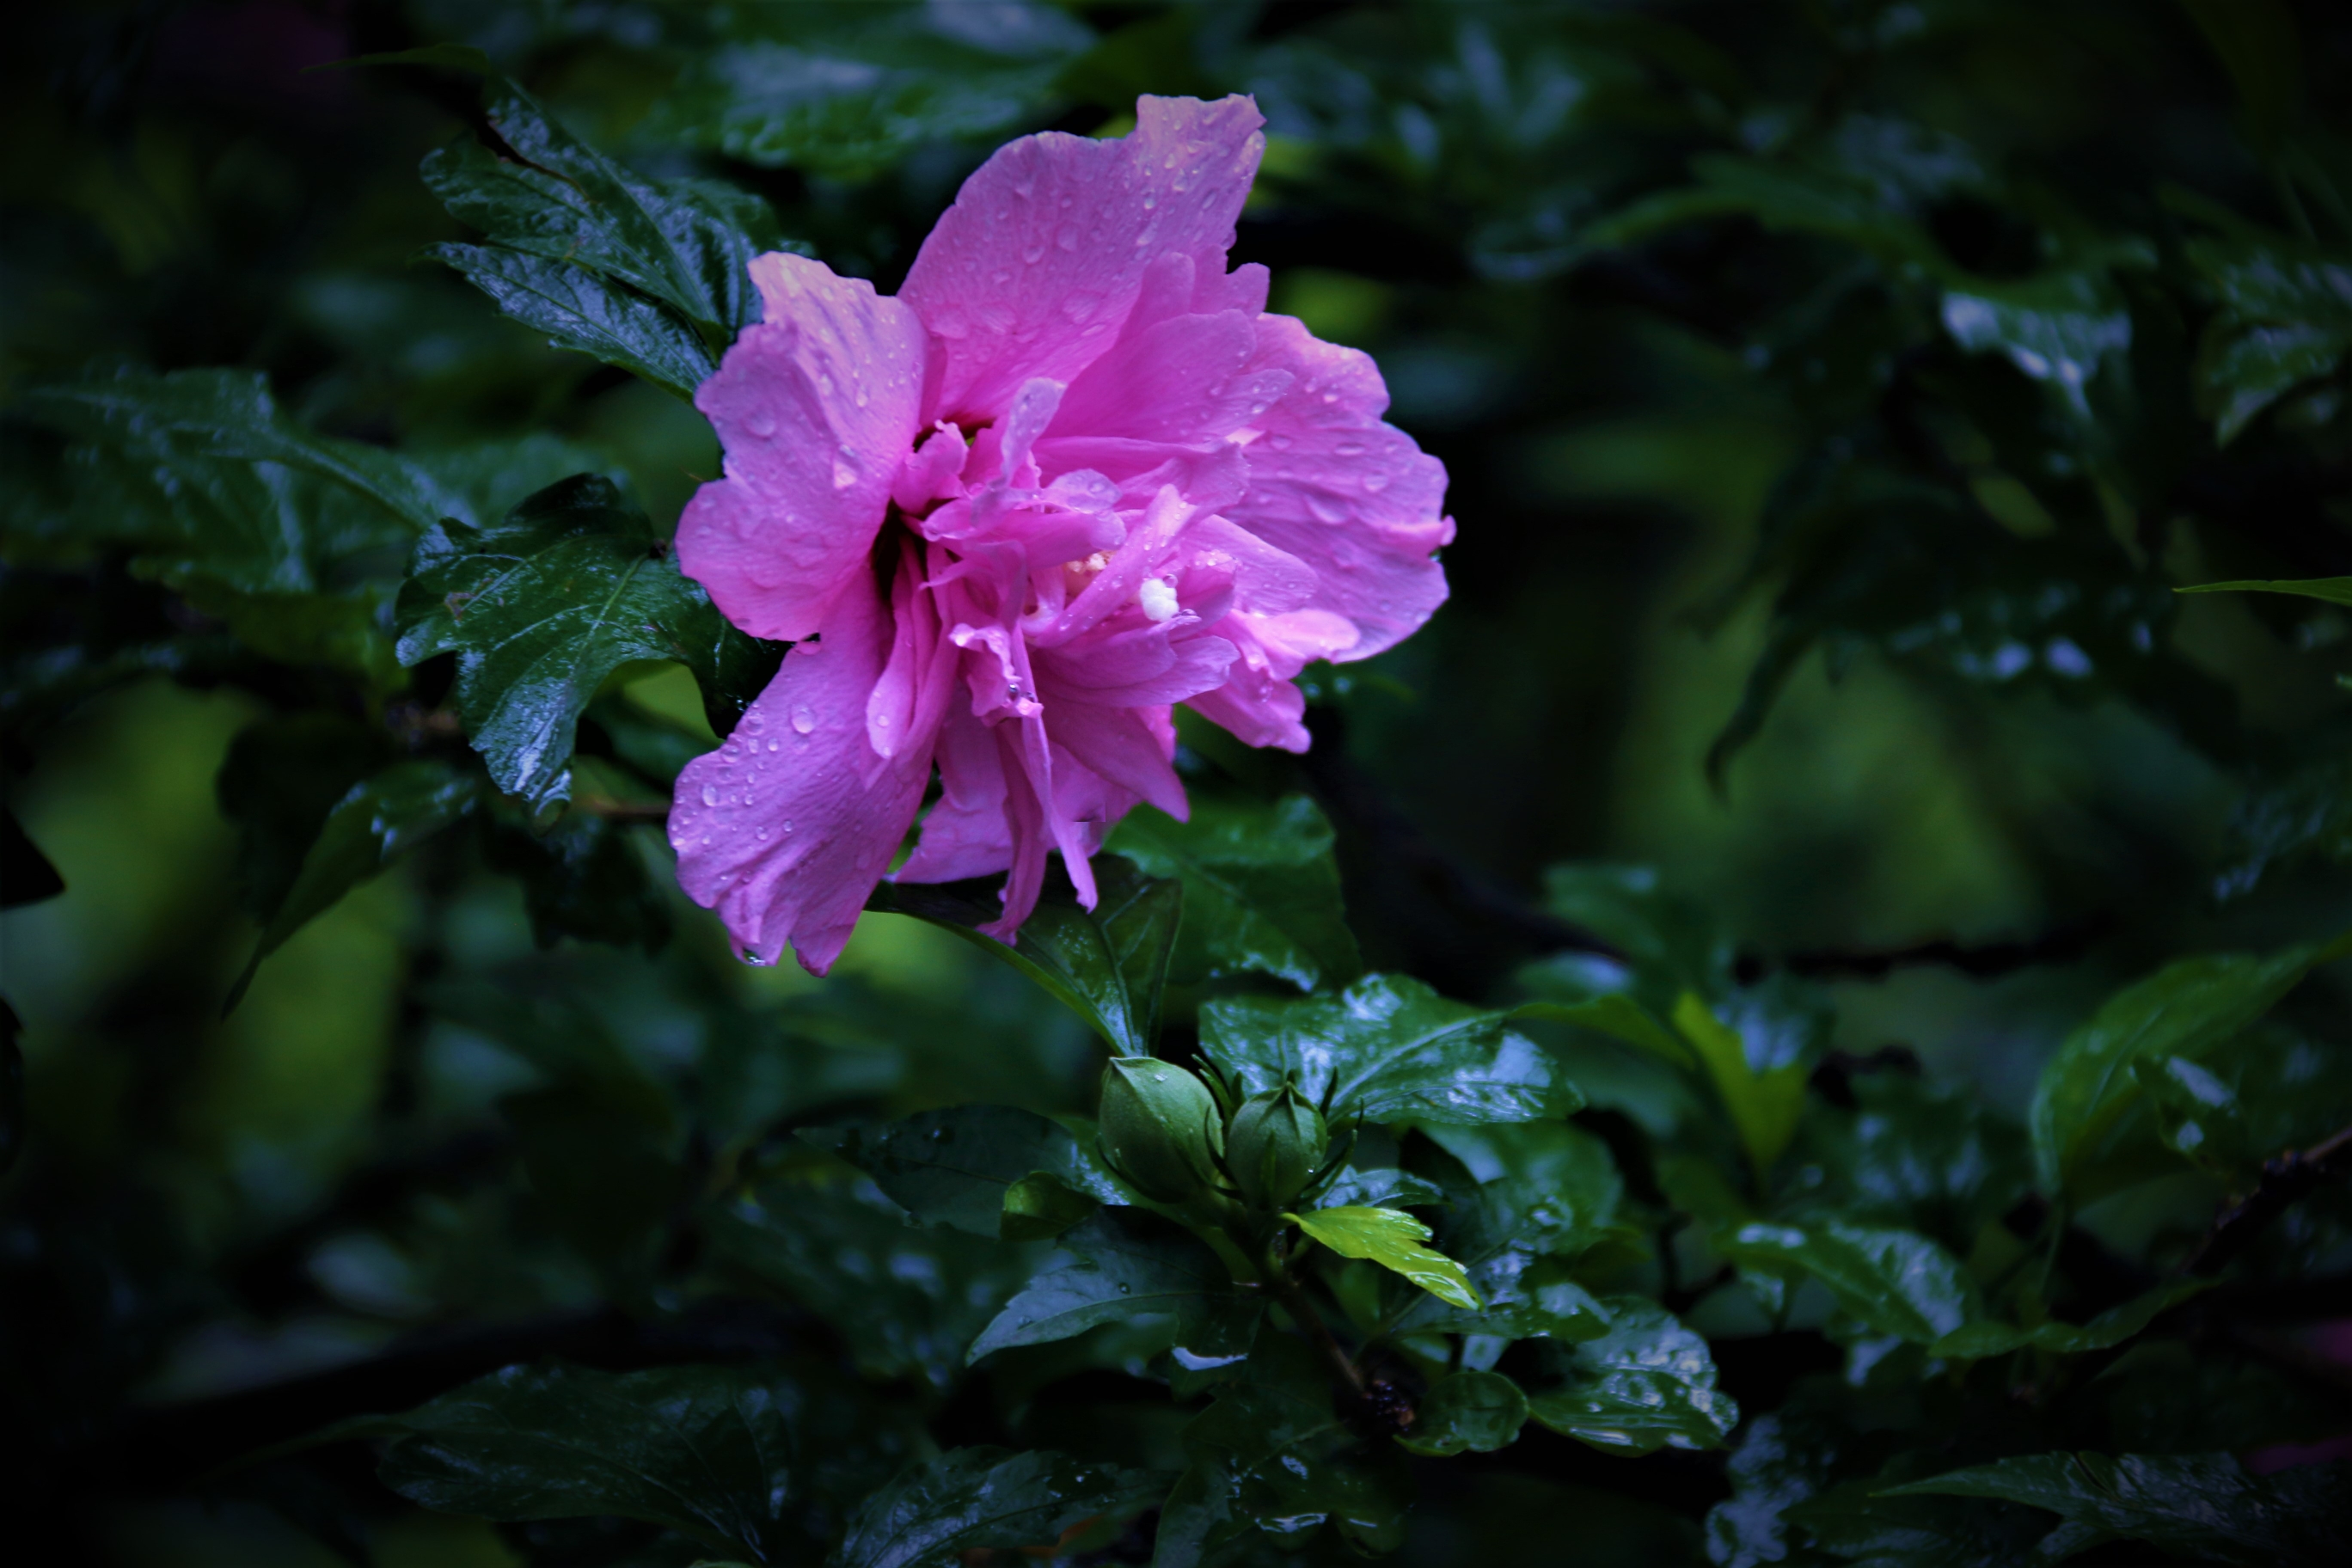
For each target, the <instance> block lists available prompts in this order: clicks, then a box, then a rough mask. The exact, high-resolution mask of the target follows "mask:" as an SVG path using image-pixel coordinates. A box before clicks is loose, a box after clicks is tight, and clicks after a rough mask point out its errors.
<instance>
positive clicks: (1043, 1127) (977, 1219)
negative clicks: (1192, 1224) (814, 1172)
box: [796, 1105, 1127, 1239]
mask: <svg viewBox="0 0 2352 1568" xmlns="http://www.w3.org/2000/svg"><path fill="white" fill-rule="evenodd" d="M796 1136H797V1137H798V1138H799V1139H800V1140H801V1141H802V1142H804V1143H808V1144H812V1145H814V1147H816V1148H820V1149H825V1150H829V1151H831V1152H834V1153H835V1154H838V1155H840V1156H841V1157H842V1158H843V1159H845V1160H846V1161H848V1162H849V1163H851V1164H853V1165H855V1166H856V1167H857V1168H858V1169H859V1170H861V1171H864V1172H865V1173H866V1174H867V1175H869V1176H871V1177H873V1178H874V1180H875V1182H876V1183H877V1184H878V1185H879V1186H880V1187H881V1189H882V1190H883V1191H884V1192H886V1193H887V1194H890V1196H891V1198H892V1199H893V1200H894V1201H895V1202H897V1203H898V1205H899V1206H900V1207H901V1208H903V1209H905V1210H906V1211H907V1212H908V1213H909V1214H911V1215H914V1216H915V1217H916V1218H918V1219H919V1220H921V1221H923V1222H924V1223H925V1224H927V1225H944V1226H953V1227H954V1228H956V1229H958V1230H962V1231H969V1232H971V1234H972V1235H974V1236H987V1237H995V1236H1000V1235H1003V1234H1004V1232H1003V1224H1004V1221H1005V1218H1006V1217H1007V1216H1008V1215H1011V1214H1013V1212H1015V1207H1016V1205H1015V1202H1014V1197H1013V1193H1014V1189H1016V1188H1018V1187H1020V1186H1021V1184H1023V1183H1024V1181H1025V1180H1026V1179H1027V1178H1028V1177H1029V1176H1031V1175H1033V1174H1038V1173H1042V1174H1044V1175H1046V1176H1049V1177H1051V1178H1053V1179H1054V1180H1055V1182H1056V1183H1058V1184H1061V1186H1062V1187H1063V1189H1064V1190H1065V1191H1066V1192H1068V1193H1070V1194H1073V1195H1075V1196H1078V1197H1081V1198H1083V1199H1084V1200H1086V1201H1087V1203H1089V1204H1097V1203H1112V1204H1117V1203H1124V1202H1126V1201H1127V1200H1126V1198H1125V1196H1124V1195H1123V1194H1121V1192H1120V1190H1119V1187H1118V1183H1116V1182H1115V1181H1113V1180H1112V1179H1111V1176H1110V1174H1109V1173H1108V1172H1107V1171H1105V1170H1104V1169H1103V1167H1102V1165H1101V1163H1099V1162H1098V1161H1097V1160H1096V1158H1095V1157H1094V1155H1093V1154H1092V1153H1091V1152H1089V1151H1088V1150H1087V1148H1086V1147H1085V1146H1084V1145H1082V1144H1081V1143H1079V1142H1078V1141H1077V1140H1076V1138H1074V1137H1072V1136H1071V1135H1070V1133H1069V1131H1068V1130H1067V1129H1066V1128H1064V1127H1062V1126H1061V1125H1060V1124H1059V1123H1057V1122H1054V1121H1047V1120H1046V1119H1045V1117H1042V1116H1040V1115H1038V1114H1037V1113H1036V1112H1034V1111H1030V1110H1017V1109H1015V1108H1014V1107H1013V1106H1009V1105H959V1106H953V1107H950V1108H948V1109H945V1110H925V1111H919V1112H917V1113H916V1114H915V1115H913V1116H909V1117H908V1118H907V1119H906V1120H904V1121H892V1122H887V1123H885V1124H883V1125H881V1126H879V1127H810V1128H803V1129H801V1130H800V1131H799V1132H798V1133H797V1134H796ZM1022 1212H1023V1213H1024V1214H1027V1213H1028V1212H1029V1211H1028V1209H1027V1208H1026V1207H1025V1206H1024V1207H1023V1208H1022ZM1079 1217H1081V1218H1082V1217H1084V1216H1083V1215H1081V1216H1079ZM1073 1223H1075V1221H1074V1222H1073ZM1064 1228H1067V1227H1064ZM1007 1239H1017V1238H1014V1237H1007Z"/></svg>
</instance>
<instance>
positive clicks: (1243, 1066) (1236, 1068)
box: [1201, 974, 1583, 1125]
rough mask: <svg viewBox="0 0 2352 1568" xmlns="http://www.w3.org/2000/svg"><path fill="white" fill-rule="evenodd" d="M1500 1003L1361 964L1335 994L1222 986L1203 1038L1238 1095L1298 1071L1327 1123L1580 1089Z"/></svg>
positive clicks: (1425, 1114)
mask: <svg viewBox="0 0 2352 1568" xmlns="http://www.w3.org/2000/svg"><path fill="white" fill-rule="evenodd" d="M1201 1048H1202V1051H1203V1052H1204V1053H1206V1054H1207V1056H1208V1057H1209V1058H1210V1059H1211V1060H1212V1061H1213V1062H1215V1063H1216V1064H1217V1066H1218V1067H1219V1068H1223V1070H1224V1071H1225V1072H1226V1073H1228V1074H1229V1075H1231V1076H1232V1077H1234V1079H1236V1080H1238V1082H1239V1084H1240V1085H1241V1091H1242V1092H1243V1093H1244V1095H1249V1094H1255V1093H1258V1092H1260V1091H1262V1090H1265V1089H1274V1088H1277V1087H1279V1086H1280V1085H1281V1084H1282V1082H1283V1081H1284V1080H1285V1079H1292V1080H1293V1081H1295V1082H1297V1085H1298V1087H1299V1089H1300V1091H1301V1092H1302V1093H1304V1094H1305V1095H1306V1097H1307V1099H1308V1100H1314V1101H1316V1102H1317V1103H1318V1104H1322V1103H1327V1102H1328V1112H1327V1114H1328V1116H1329V1118H1330V1119H1331V1121H1333V1123H1334V1124H1335V1125H1336V1124H1339V1123H1344V1122H1345V1121H1347V1120H1348V1119H1349V1118H1350V1117H1355V1116H1361V1117H1363V1118H1364V1119H1365V1120H1366V1121H1396V1120H1399V1119H1402V1118H1405V1117H1419V1118H1425V1119H1428V1120H1431V1121H1448V1122H1475V1121H1533V1120H1534V1119H1536V1118H1537V1117H1539V1116H1545V1115H1554V1114H1563V1113H1565V1112H1567V1111H1570V1110H1575V1109H1577V1108H1578V1107H1579V1106H1580V1105H1581V1104H1582V1103H1583V1101H1582V1099H1581V1097H1580V1096H1579V1095H1578V1094H1577V1093H1576V1090H1575V1089H1574V1088H1573V1087H1572V1086H1571V1085H1570V1084H1568V1083H1566V1082H1565V1081H1563V1080H1562V1079H1559V1076H1558V1074H1557V1073H1556V1072H1555V1071H1554V1069H1553V1068H1552V1066H1551V1062H1550V1060H1549V1058H1547V1057H1546V1056H1545V1055H1544V1054H1543V1052H1541V1051H1539V1050H1538V1049H1537V1048H1536V1047H1535V1046H1534V1044H1533V1043H1532V1042H1530V1041H1529V1040H1528V1039H1527V1038H1526V1037H1524V1036H1521V1035H1517V1034H1515V1033H1513V1032H1512V1031H1511V1030H1510V1029H1509V1028H1508V1027H1507V1015H1505V1014H1501V1013H1495V1012H1489V1011H1487V1010H1486V1009H1484V1008H1479V1007H1472V1006H1468V1005H1465V1004H1463V1003H1459V1002H1449V1001H1447V1000H1445V999H1444V997H1442V996H1440V995H1438V994H1437V993H1436V992H1434V991H1433V990H1431V989H1430V988H1429V987H1428V986H1426V985H1424V984H1422V983H1421V982H1420V981H1418V980H1413V979H1410V978H1408V977H1406V976H1403V975H1394V974H1369V975H1366V976H1365V977H1364V978H1363V979H1361V980H1360V981H1358V982H1356V984H1353V985H1350V986H1349V987H1348V989H1347V990H1346V991H1344V992H1342V993H1340V994H1339V995H1337V996H1308V997H1301V998H1299V999H1297V1000H1296V1001H1285V1000H1276V999H1273V998H1259V997H1242V996H1234V997H1221V998H1219V999H1218V1000H1216V1001H1213V1002H1211V1003H1209V1004H1207V1005H1204V1006H1203V1007H1202V1009H1201Z"/></svg>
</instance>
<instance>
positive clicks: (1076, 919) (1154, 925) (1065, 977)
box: [866, 857, 1184, 1057]
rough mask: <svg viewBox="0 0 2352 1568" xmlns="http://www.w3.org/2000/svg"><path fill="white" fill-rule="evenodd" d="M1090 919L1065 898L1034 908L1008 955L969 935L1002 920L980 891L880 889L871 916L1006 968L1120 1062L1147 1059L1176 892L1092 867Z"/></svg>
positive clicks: (1172, 938)
mask: <svg viewBox="0 0 2352 1568" xmlns="http://www.w3.org/2000/svg"><path fill="white" fill-rule="evenodd" d="M1094 869H1095V887H1096V891H1097V902H1096V904H1095V907H1094V908H1093V909H1091V910H1087V909H1083V908H1081V907H1079V905H1078V903H1077V900H1076V899H1075V898H1074V897H1072V896H1071V895H1069V894H1068V893H1066V892H1065V893H1063V894H1060V895H1058V896H1055V895H1048V896H1047V897H1046V898H1045V899H1042V900H1039V902H1038V905H1037V908H1036V910H1035V912H1034V913H1033V914H1031V915H1030V917H1029V919H1028V920H1027V921H1025V922H1024V923H1023V925H1022V927H1021V931H1020V937H1019V940H1018V941H1017V942H1015V943H1014V944H1013V945H1012V946H1007V945H1006V944H1004V943H1003V942H998V941H997V940H996V939H995V938H994V937H990V936H982V934H981V933H980V931H979V929H978V928H980V927H981V926H983V925H986V924H988V923H989V922H990V921H993V920H995V919H996V918H997V917H998V916H999V915H1000V914H1002V913H1003V909H1002V908H1001V906H1000V905H999V904H998V901H997V900H996V899H995V898H994V897H993V896H992V893H990V892H988V891H983V890H980V889H973V888H967V887H963V886H961V885H952V886H942V887H926V886H920V885H918V884H914V883H891V882H885V883H883V884H882V885H881V886H880V887H879V888H877V889H875V890H874V896H873V898H872V899H870V900H867V902H866V908H867V909H870V910H889V911H890V912H891V913H893V914H902V915H912V916H914V917H915V918H916V919H918V920H923V921H929V922H930V923H931V924H933V925H936V926H941V927H944V928H946V929H947V930H949V931H953V932H955V933H956V934H957V935H958V936H961V937H962V938H963V939H964V940H965V941H967V942H971V944H972V945H973V946H975V947H977V948H979V949H980V950H981V951H982V952H985V953H987V954H988V955H989V956H990V957H992V958H994V959H996V960H998V961H1000V962H1001V963H1008V964H1011V965H1012V966H1013V968H1014V969H1017V970H1019V971H1020V972H1021V973H1024V974H1025V975H1027V976H1028V977H1029V978H1030V979H1032V980H1034V981H1035V982H1036V983H1037V984H1040V985H1042V986H1044V987H1045V989H1046V990H1047V991H1048V992H1050V993H1051V994H1053V995H1054V996H1055V999H1056V1000H1058V1001H1060V1002H1061V1003H1062V1005H1064V1006H1066V1007H1068V1008H1069V1009H1070V1011H1072V1012H1074V1013H1076V1015H1077V1016H1079V1017H1081V1018H1084V1019H1085V1020H1086V1021H1087V1025H1088V1026H1090V1027H1091V1028H1092V1029H1093V1030H1094V1031H1095V1033H1096V1034H1097V1035H1100V1036H1101V1037H1103V1039H1104V1041H1105V1042H1106V1043H1108V1045H1109V1046H1110V1047H1111V1049H1112V1050H1113V1051H1114V1052H1116V1053H1117V1054H1118V1055H1120V1056H1130V1057H1148V1056H1150V1055H1151V1052H1152V1046H1153V1044H1154V1042H1155V1041H1157V1039H1158V1038H1159V1036H1160V994H1161V992H1162V991H1163V990H1164V989H1165V988H1166V986H1167V982H1168V959H1169V955H1170V953H1171V952H1173V951H1174V949H1175V942H1176V930H1177V926H1178V924H1179V921H1180V920H1181V915H1182V910H1183V896H1184V895H1183V885H1182V884H1181V883H1178V882H1161V881H1155V880H1153V879H1150V878H1148V877H1145V876H1144V875H1142V874H1141V873H1140V872H1139V871H1136V870H1135V869H1133V868H1130V867H1129V866H1128V865H1126V864H1125V863H1124V862H1123V861H1119V860H1114V859H1111V858H1108V857H1106V858H1102V859H1100V860H1098V861H1097V863H1096V865H1095V868H1094Z"/></svg>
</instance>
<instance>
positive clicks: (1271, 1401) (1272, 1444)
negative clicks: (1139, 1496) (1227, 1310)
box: [1152, 1334, 1411, 1568]
mask: <svg viewBox="0 0 2352 1568" xmlns="http://www.w3.org/2000/svg"><path fill="white" fill-rule="evenodd" d="M1183 1444H1184V1451H1185V1453H1186V1455H1187V1456H1189V1457H1190V1458H1191V1459H1192V1465H1191V1468H1188V1469H1187V1470H1186V1471H1185V1472H1184V1474H1183V1475H1182V1476H1181V1477H1180V1478H1179V1479H1178V1480H1177V1483H1176V1486H1175V1488H1174V1489H1173V1490H1172V1491H1171V1492H1170V1494H1169V1496H1168V1500H1167V1502H1166V1503H1165V1504H1164V1505H1163V1506H1162V1509H1161V1512H1160V1531H1159V1536H1158V1543H1157V1546H1156V1549H1155V1551H1154V1553H1153V1556H1152V1563H1154V1565H1155V1568H1177V1565H1190V1564H1194V1563H1200V1562H1202V1558H1203V1554H1204V1553H1209V1552H1216V1551H1218V1550H1219V1549H1220V1548H1222V1547H1223V1546H1224V1545H1225V1544H1227V1543H1228V1542H1233V1541H1234V1540H1235V1539H1236V1538H1238V1537H1241V1536H1244V1535H1246V1534H1248V1533H1249V1532H1250V1531H1252V1530H1253V1529H1255V1530H1257V1531H1264V1532H1265V1534H1267V1535H1269V1536H1272V1537H1273V1538H1274V1543H1276V1544H1303V1543H1304V1538H1305V1537H1306V1536H1307V1535H1309V1534H1310V1533H1312V1532H1313V1531H1316V1530H1317V1529H1318V1528H1319V1527H1320V1526H1321V1525H1322V1524H1324V1522H1325V1521H1329V1522H1330V1523H1331V1524H1332V1525H1333V1526H1334V1527H1336V1528H1337V1529H1338V1530H1339V1533H1340V1535H1341V1536H1342V1537H1343V1538H1344V1539H1345V1540H1346V1541H1347V1542H1349V1545H1351V1546H1353V1547H1355V1548H1356V1549H1357V1550H1358V1551H1360V1552H1393V1551H1394V1550H1396V1548H1397V1547H1398V1545H1400V1544H1401V1543H1402V1539H1403V1534H1404V1515H1405V1508H1406V1505H1407V1502H1408V1500H1409V1498H1410V1496H1411V1493H1410V1489H1409V1483H1408V1482H1407V1481H1406V1479H1405V1478H1404V1476H1403V1475H1402V1473H1401V1472H1402V1465H1401V1464H1400V1463H1399V1460H1400V1458H1401V1456H1400V1455H1399V1454H1398V1453H1397V1450H1396V1448H1395V1447H1394V1445H1392V1444H1387V1443H1381V1444H1377V1445H1368V1444H1366V1443H1364V1442H1362V1441H1361V1440H1360V1439H1359V1438H1358V1437H1357V1436H1356V1435H1355V1434H1354V1433H1353V1432H1352V1431H1351V1430H1350V1429H1349V1426H1348V1423H1347V1422H1346V1420H1345V1419H1343V1418H1342V1417H1341V1416H1340V1415H1339V1412H1338V1411H1337V1410H1336V1409H1335V1408H1334V1407H1333V1404H1332V1398H1331V1381H1330V1375H1329V1373H1328V1371H1326V1369H1325V1368H1324V1366H1323V1364H1322V1363H1321V1360H1320V1358H1318V1357H1317V1356H1316V1355H1315V1354H1314V1352H1311V1351H1310V1350H1308V1349H1307V1346H1306V1344H1305V1343H1304V1342H1302V1341H1300V1340H1299V1339H1297V1337H1296V1336H1294V1335H1290V1334H1265V1335H1261V1336H1260V1337H1259V1340H1258V1344H1257V1348H1256V1349H1255V1350H1254V1351H1253V1352H1251V1353H1250V1358H1249V1360H1248V1362H1247V1363H1245V1364H1244V1366H1243V1368H1242V1370H1241V1373H1240V1374H1239V1375H1238V1376H1237V1377H1235V1378H1234V1380H1233V1382H1232V1383H1231V1384H1230V1385H1229V1386H1228V1388H1227V1390H1226V1392H1224V1393H1223V1394H1220V1395H1219V1396H1218V1398H1217V1400H1216V1402H1215V1403H1214V1404H1213V1405H1210V1406H1209V1407H1208V1408H1207V1409H1206V1410H1203V1411H1202V1412H1201V1414H1200V1415H1197V1416H1194V1417H1193V1418H1192V1422H1191V1423H1190V1424H1189V1425H1187V1426H1185V1428H1184V1432H1183ZM1212 1560H1214V1559H1212Z"/></svg>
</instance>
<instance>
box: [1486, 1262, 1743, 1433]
mask: <svg viewBox="0 0 2352 1568" xmlns="http://www.w3.org/2000/svg"><path fill="white" fill-rule="evenodd" d="M1601 1305H1602V1306H1603V1307H1604V1308H1605V1309H1606V1310H1607V1311H1608V1313H1609V1318H1610V1329H1609V1331H1608V1332H1607V1333H1605V1334H1602V1335H1601V1336H1599V1337H1598V1338H1595V1339H1591V1340H1587V1341H1585V1342H1583V1343H1581V1344H1578V1345H1575V1346H1573V1347H1564V1346H1560V1345H1559V1344H1558V1342H1554V1344H1553V1346H1552V1347H1551V1349H1550V1351H1549V1354H1550V1357H1551V1363H1552V1367H1553V1371H1554V1373H1555V1374H1556V1376H1557V1379H1558V1381H1557V1382H1555V1383H1553V1384H1551V1385H1550V1386H1549V1387H1546V1388H1543V1389H1541V1390H1540V1391H1538V1392H1537V1393H1534V1394H1530V1395H1529V1396H1528V1412H1529V1414H1530V1415H1533V1416H1534V1417H1535V1419H1537V1420H1538V1421H1539V1422H1541V1423H1543V1425H1545V1426H1549V1427H1550V1428H1551V1429H1552V1430H1553V1431H1555V1432H1559V1433H1561V1434H1563V1435H1564V1436H1570V1437H1573V1438H1575V1439H1576V1440H1577V1441H1579V1442H1580V1443H1586V1444H1590V1445H1591V1447H1595V1448H1599V1449H1600V1450H1601V1451H1602V1452H1603V1453H1610V1454H1619V1455H1622V1456H1624V1457H1626V1458H1639V1457H1640V1456H1642V1455H1643V1454H1651V1453H1655V1452H1656V1451H1657V1450H1658V1449H1660V1448H1668V1447H1671V1448H1712V1447H1718V1446H1720V1445H1721V1443H1722V1442H1723V1440H1724V1438H1725V1437H1727V1436H1729V1435H1730V1432H1731V1429H1732V1427H1734V1426H1738V1423H1739V1406H1738V1405H1736V1404H1734V1403H1733V1402H1732V1399H1731V1397H1730V1395H1728V1394H1721V1393H1718V1392H1717V1389H1716V1386H1715V1379H1716V1371H1715V1361H1714V1359H1713V1358H1712V1357H1711V1356H1709V1355H1708V1354H1707V1351H1706V1341H1705V1340H1703V1339H1701V1338H1700V1337H1699V1336H1698V1335H1696V1334H1695V1333H1693V1332H1691V1331H1689V1330H1688V1329H1685V1328H1684V1327H1683V1326H1682V1324H1681V1323H1680V1322H1678V1321H1675V1316H1674V1314H1673V1313H1671V1312H1669V1311H1667V1310H1665V1309H1664V1308H1663V1307H1661V1306H1659V1305H1658V1304H1657V1303H1656V1302H1654V1301H1651V1300H1645V1299H1643V1298H1642V1297H1638V1296H1611V1297H1607V1298H1604V1299H1603V1300H1602V1303H1601Z"/></svg>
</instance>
